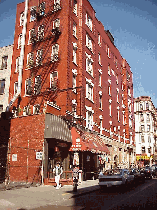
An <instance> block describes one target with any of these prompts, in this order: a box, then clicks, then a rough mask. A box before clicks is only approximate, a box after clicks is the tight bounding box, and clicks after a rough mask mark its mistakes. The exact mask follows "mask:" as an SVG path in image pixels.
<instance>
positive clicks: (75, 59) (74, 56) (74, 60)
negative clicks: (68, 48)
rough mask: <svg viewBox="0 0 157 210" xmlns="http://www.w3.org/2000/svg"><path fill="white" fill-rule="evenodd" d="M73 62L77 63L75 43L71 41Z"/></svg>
mask: <svg viewBox="0 0 157 210" xmlns="http://www.w3.org/2000/svg"><path fill="white" fill-rule="evenodd" d="M73 62H74V63H75V64H76V65H77V43H73Z"/></svg>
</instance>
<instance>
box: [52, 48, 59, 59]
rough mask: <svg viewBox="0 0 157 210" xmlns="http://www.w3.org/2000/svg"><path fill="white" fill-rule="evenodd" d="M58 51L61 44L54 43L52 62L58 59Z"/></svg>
mask: <svg viewBox="0 0 157 210" xmlns="http://www.w3.org/2000/svg"><path fill="white" fill-rule="evenodd" d="M58 52H59V45H58V44H54V45H53V46H52V54H51V61H52V62H55V61H58Z"/></svg>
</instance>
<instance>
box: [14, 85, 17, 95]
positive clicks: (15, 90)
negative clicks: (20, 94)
mask: <svg viewBox="0 0 157 210" xmlns="http://www.w3.org/2000/svg"><path fill="white" fill-rule="evenodd" d="M17 90H18V82H15V83H14V94H16V93H17Z"/></svg>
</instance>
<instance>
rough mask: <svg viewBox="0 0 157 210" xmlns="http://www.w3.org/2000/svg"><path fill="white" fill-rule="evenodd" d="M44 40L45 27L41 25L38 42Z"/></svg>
mask: <svg viewBox="0 0 157 210" xmlns="http://www.w3.org/2000/svg"><path fill="white" fill-rule="evenodd" d="M43 39H44V25H40V26H39V27H38V41H42V40H43Z"/></svg>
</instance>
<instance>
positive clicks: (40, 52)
mask: <svg viewBox="0 0 157 210" xmlns="http://www.w3.org/2000/svg"><path fill="white" fill-rule="evenodd" d="M42 57H43V50H38V51H37V55H36V65H37V66H40V65H42Z"/></svg>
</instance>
